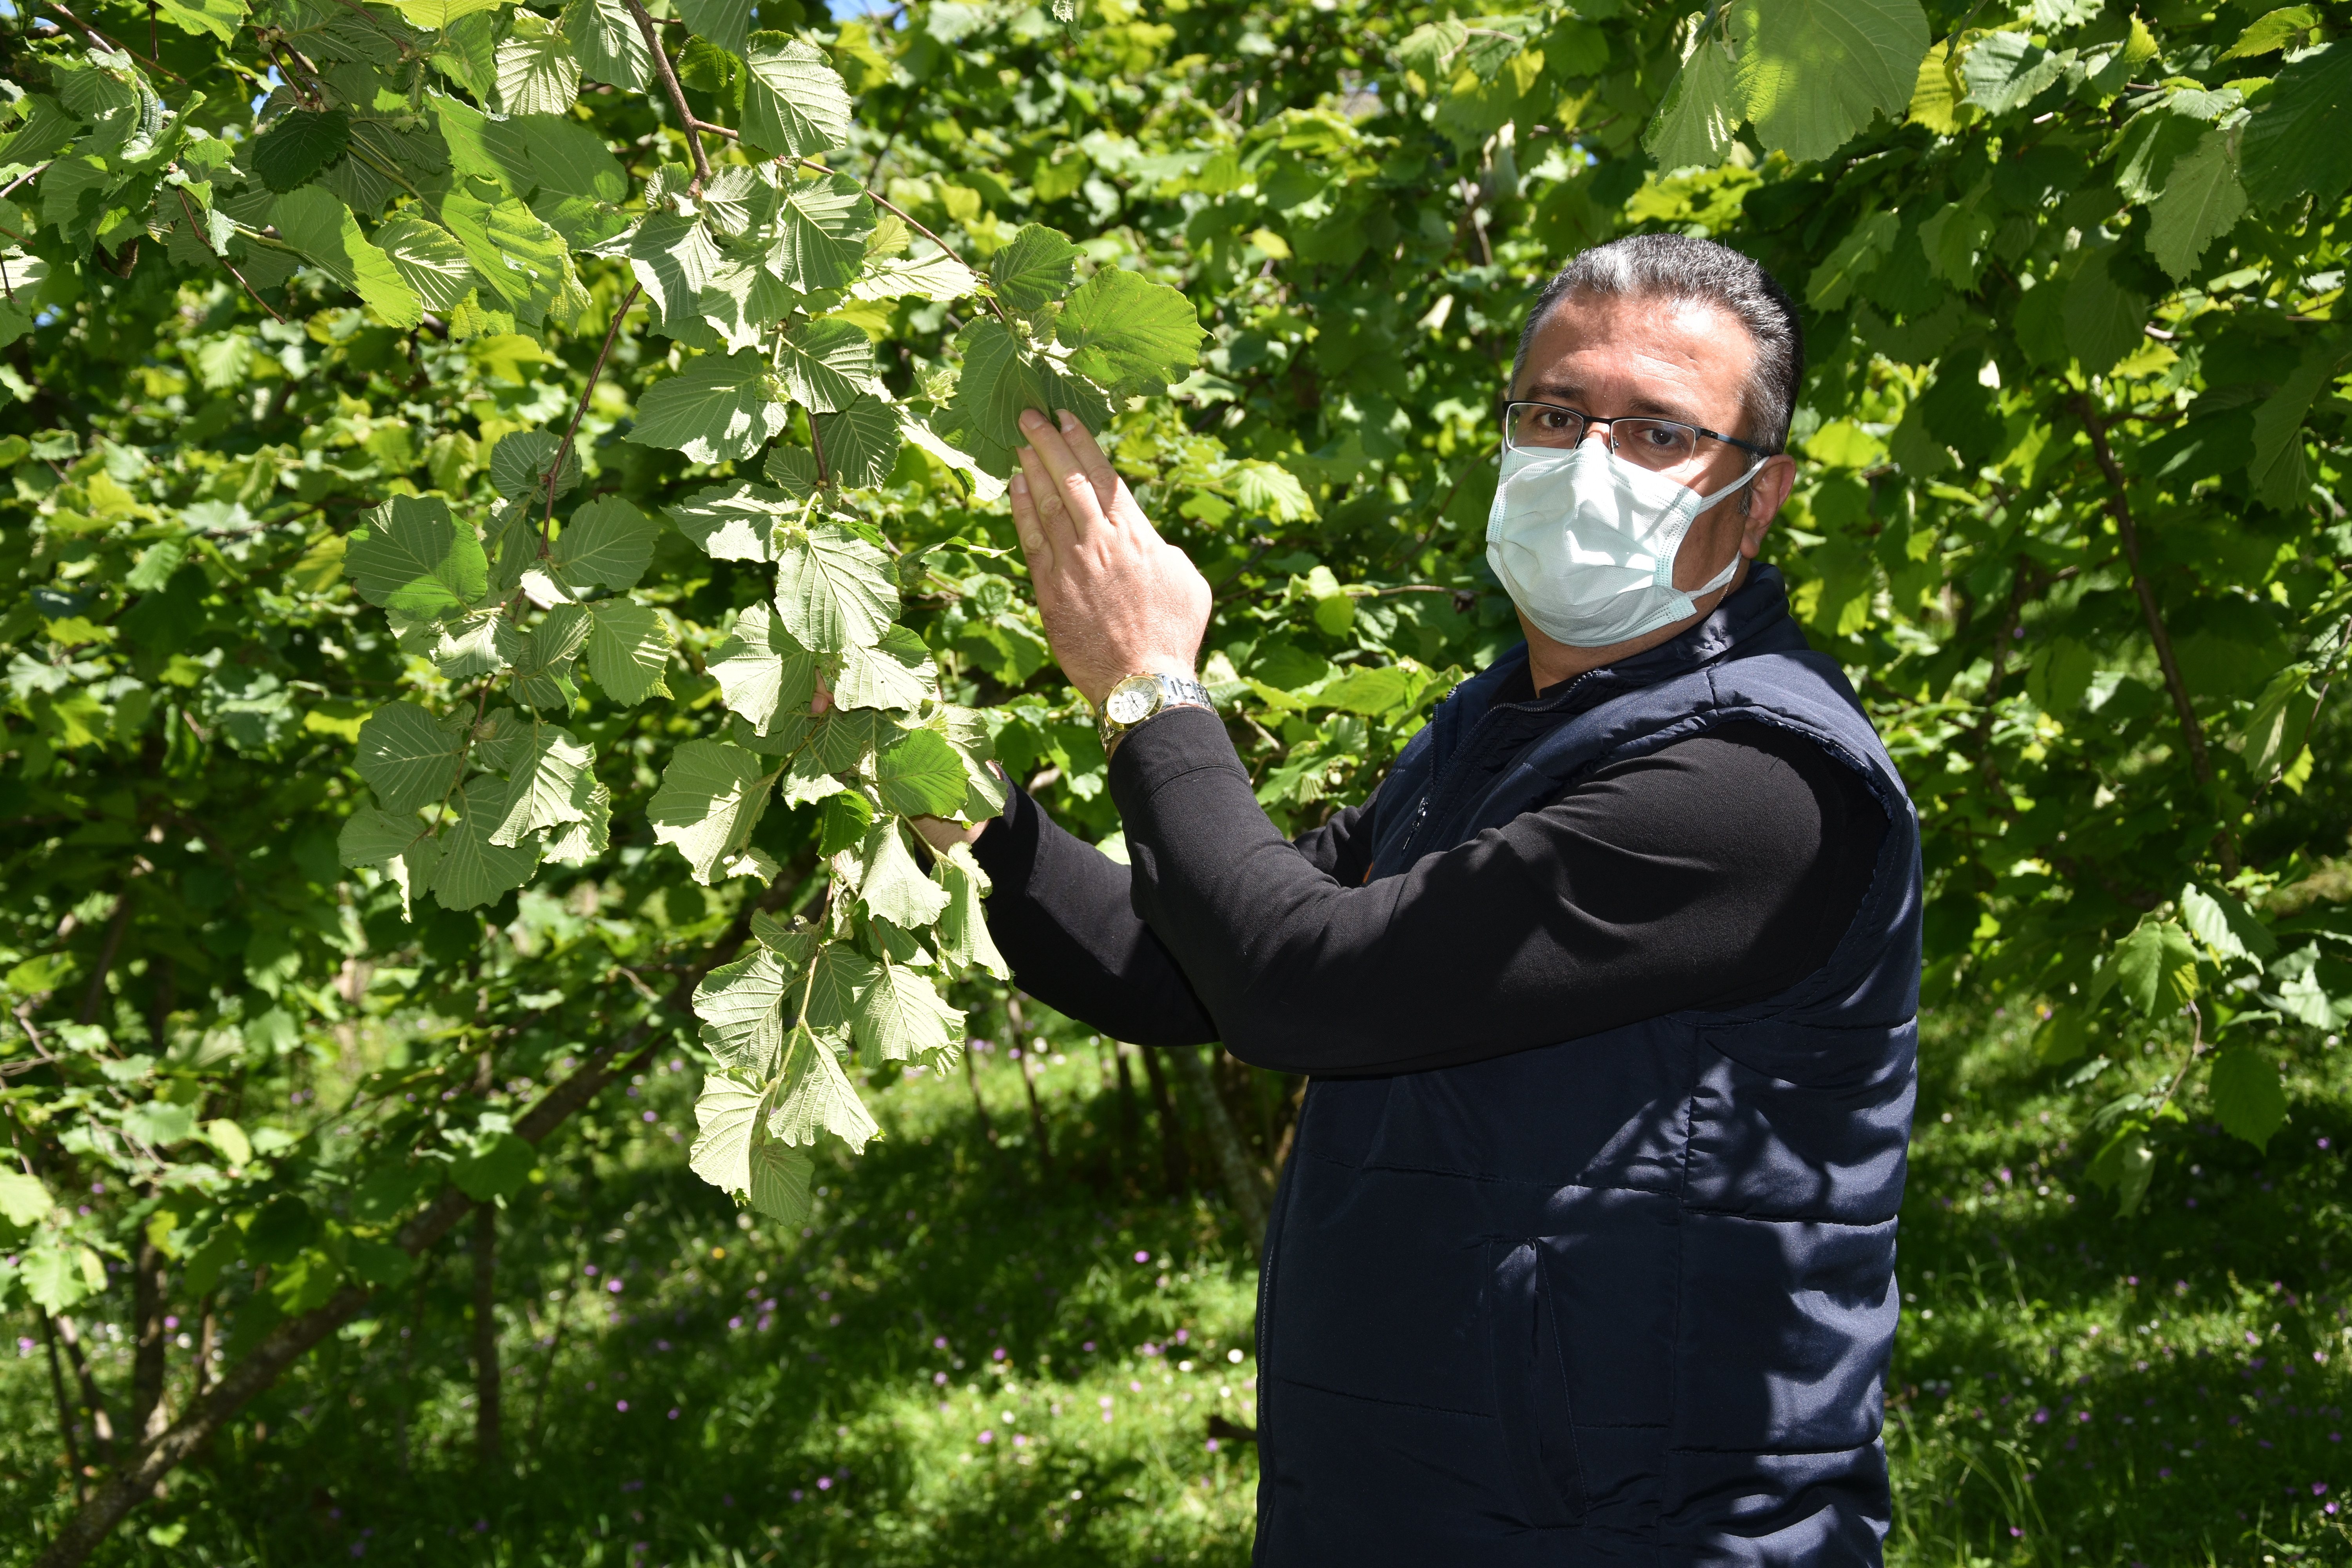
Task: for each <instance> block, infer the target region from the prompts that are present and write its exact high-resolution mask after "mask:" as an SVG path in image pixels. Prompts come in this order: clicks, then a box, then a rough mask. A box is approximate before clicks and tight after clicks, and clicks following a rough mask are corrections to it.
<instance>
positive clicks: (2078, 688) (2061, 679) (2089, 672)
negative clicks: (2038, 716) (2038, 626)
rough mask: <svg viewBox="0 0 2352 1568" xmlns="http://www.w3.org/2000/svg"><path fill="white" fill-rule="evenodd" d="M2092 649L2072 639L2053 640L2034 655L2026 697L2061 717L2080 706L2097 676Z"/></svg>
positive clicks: (2027, 673)
mask: <svg viewBox="0 0 2352 1568" xmlns="http://www.w3.org/2000/svg"><path fill="white" fill-rule="evenodd" d="M2095 664H2096V660H2095V658H2094V657H2093V655H2092V653H2091V650H2090V649H2089V648H2087V647H2084V646H2083V645H2082V644H2081V643H2079V642H2076V641H2075V640H2074V638H2073V637H2052V638H2051V639H2050V640H2049V641H2048V642H2046V643H2044V644H2042V650H2041V651H2040V652H2039V653H2036V654H2035V655H2034V656H2033V664H2032V668H2030V669H2028V670H2027V672H2026V677H2025V694H2026V695H2027V696H2028V697H2031V698H2032V700H2033V705H2034V706H2035V707H2037V708H2039V709H2041V710H2042V711H2043V712H2044V713H2049V714H2053V715H2055V716H2057V717H2060V718H2063V717H2065V716H2066V715H2068V714H2070V713H2072V712H2073V711H2074V710H2075V709H2077V708H2079V707H2081V706H2082V705H2083V699H2084V696H2086V695H2087V694H2088V693H2089V691H2090V689H2091V679H2092V677H2093V676H2094V675H2095V674H2096V673H2097V671H2096V668H2095Z"/></svg>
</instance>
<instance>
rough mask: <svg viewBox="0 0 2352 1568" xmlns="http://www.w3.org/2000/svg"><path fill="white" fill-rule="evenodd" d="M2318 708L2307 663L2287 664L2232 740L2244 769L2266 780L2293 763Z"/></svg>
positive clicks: (2301, 747)
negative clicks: (2244, 764) (2242, 761)
mask: <svg viewBox="0 0 2352 1568" xmlns="http://www.w3.org/2000/svg"><path fill="white" fill-rule="evenodd" d="M2317 709H2318V697H2317V694H2315V692H2314V691H2313V690H2312V689H2311V667H2310V666H2309V665H2304V664H2293V665H2289V666H2288V667H2287V668H2284V669H2283V670H2281V671H2279V672H2278V674H2277V675H2275V676H2273V677H2272V678H2271V683H2270V685H2269V686H2267V687H2265V688H2263V694H2262V696H2260V697H2259V698H2257V699H2255V700H2254V706H2253V710H2252V712H2250V713H2249V714H2247V715H2246V721H2245V724H2244V725H2243V727H2242V728H2241V730H2240V731H2239V732H2238V736H2237V738H2236V740H2235V742H2233V744H2234V745H2235V747H2236V749H2237V752H2238V754H2239V755H2240V756H2241V757H2242V758H2244V759H2245V763H2246V772H2247V773H2249V774H2251V775H2252V777H2254V778H2256V779H2267V778H2269V777H2270V776H2271V775H2272V774H2273V773H2276V772H2277V771H2278V770H2279V769H2280V768H2282V767H2284V766H2288V765H2290V764H2292V763H2294V759H2295V757H2296V756H2297V755H2298V754H2299V753H2300V752H2302V751H2303V747H2304V742H2305V739H2306V738H2307V737H2308V736H2309V735H2310V733H2311V721H2312V717H2313V715H2314V714H2315V712H2316V711H2317Z"/></svg>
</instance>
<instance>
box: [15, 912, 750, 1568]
mask: <svg viewBox="0 0 2352 1568" xmlns="http://www.w3.org/2000/svg"><path fill="white" fill-rule="evenodd" d="M791 890H792V885H791V884H790V883H789V882H787V881H786V880H784V879H778V880H777V882H776V884H775V885H774V886H773V887H772V888H771V889H769V892H768V893H767V894H766V895H764V896H762V897H761V899H759V900H754V901H752V902H749V903H746V904H745V905H744V906H743V907H742V909H740V910H738V911H737V913H736V916H735V919H734V920H733V921H730V923H729V925H728V928H727V930H726V931H724V932H722V933H721V934H720V936H719V940H718V941H717V942H713V943H712V944H711V946H710V948H709V951H707V952H705V953H704V954H703V955H702V956H701V957H700V958H698V960H696V961H695V963H693V964H691V965H690V966H688V969H687V971H686V972H685V973H683V974H681V975H679V976H678V978H677V984H675V985H673V986H672V987H671V988H670V990H669V993H668V994H667V995H666V996H664V997H663V998H662V1002H661V1005H659V1006H658V1007H656V1009H654V1010H653V1011H651V1012H649V1013H648V1014H647V1016H646V1017H645V1018H643V1019H642V1020H640V1021H639V1022H638V1023H637V1024H636V1025H635V1026H633V1027H631V1028H630V1029H629V1030H628V1032H627V1033H625V1034H624V1035H620V1036H618V1037H612V1038H609V1039H608V1040H607V1041H606V1043H605V1044H604V1045H602V1046H599V1047H596V1048H595V1049H594V1050H593V1051H591V1052H589V1054H588V1057H587V1059H586V1060H584V1061H583V1062H582V1063H581V1064H580V1067H579V1068H578V1069H577V1070H576V1071H574V1072H573V1073H572V1076H571V1077H570V1078H567V1079H564V1080H563V1081H562V1083H559V1084H557V1085H555V1086H554V1087H553V1088H552V1089H549V1090H548V1091H547V1092H546V1093H545V1094H543V1095H541V1097H540V1098H539V1100H538V1102H537V1103H535V1104H534V1105H532V1106H531V1108H530V1110H527V1111H525V1112H524V1113H523V1114H522V1116H521V1117H520V1119H518V1120H517V1121H516V1122H515V1135H516V1136H517V1137H519V1138H520V1139H521V1140H522V1141H523V1142H526V1143H531V1144H536V1143H539V1142H541V1141H542V1140H544V1139H545V1138H546V1137H547V1136H548V1134H549V1133H551V1132H552V1131H555V1129H556V1128H558V1127H559V1126H561V1125H562V1123H563V1122H564V1121H566V1120H568V1119H569V1118H570V1117H571V1116H572V1114H573V1113H574V1112H575V1111H577V1110H580V1109H581V1107H583V1106H584V1105H586V1104H587V1103H588V1102H589V1101H590V1100H593V1099H594V1098H595V1097H596V1096H597V1095H598V1094H599V1093H600V1092H602V1091H603V1090H604V1089H606V1088H609V1087H610V1086H611V1085H612V1083H613V1082H614V1079H620V1078H624V1077H625V1076H627V1074H628V1073H629V1072H630V1071H631V1070H632V1069H633V1068H635V1065H636V1063H637V1062H638V1060H639V1059H640V1058H643V1057H644V1056H645V1055H646V1054H647V1053H648V1052H649V1051H650V1050H651V1049H652V1048H653V1047H652V1044H650V1043H649V1041H651V1040H652V1038H653V1037H655V1035H656V1030H657V1029H661V1028H663V1027H665V1026H666V1022H667V1019H666V1015H667V1014H672V1013H682V1012H684V1011H686V1009H687V1006H688V1003H689V1001H690V999H691V998H692V997H693V995H694V988H695V987H696V986H697V985H698V984H701V981H702V977H703V976H704V975H706V974H708V973H710V971H711V970H712V969H713V968H715V967H717V966H718V965H719V964H720V963H724V962H725V961H726V960H728V959H730V958H732V957H733V956H734V955H735V951H736V949H738V948H740V947H741V946H742V945H743V942H744V941H745V939H746V938H748V937H749V936H750V935H751V917H752V916H753V915H754V914H757V913H760V912H761V911H763V910H769V909H771V908H772V907H773V906H774V905H775V904H778V903H781V902H782V900H784V899H785V898H786V897H788V896H789V895H790V893H791ZM473 1206H474V1204H473V1200H472V1199H471V1198H468V1197H467V1196H466V1194H463V1193H461V1192H459V1191H458V1190H457V1188H455V1187H445V1188H443V1189H442V1191H441V1193H440V1194H439V1195H438V1196H436V1198H435V1199H434V1200H433V1201H432V1202H431V1203H429V1204H427V1205H425V1207H423V1208H422V1209H419V1210H418V1211H417V1212H416V1213H415V1214H414V1215H410V1216H409V1219H408V1223H407V1224H405V1225H404V1226H401V1227H400V1233H399V1236H398V1237H397V1239H398V1242H399V1245H400V1247H401V1249H402V1250H403V1251H404V1252H406V1253H407V1254H408V1255H409V1256H410V1257H411V1258H415V1257H417V1256H419V1255H420V1254H422V1253H423V1252H424V1251H425V1249H426V1248H427V1247H431V1246H432V1245H433V1244H434V1243H435V1242H436V1241H438V1240H440V1239H441V1237H444V1236H446V1235H447V1234H448V1233H449V1232H450V1231H451V1230H452V1229H453V1228H455V1227H456V1226H457V1222H458V1221H459V1220H460V1219H463V1218H464V1217H465V1215H466V1211H467V1209H469V1208H471V1207H473ZM373 1297H374V1292H373V1291H372V1290H369V1289H366V1288H365V1287H362V1286H358V1285H347V1286H345V1287H344V1288H343V1289H341V1290H338V1291H337V1292H336V1293H335V1294H334V1295H333V1296H332V1297H331V1298H330V1299H329V1300H327V1302H326V1303H325V1304H324V1305H323V1306H320V1307H316V1308H313V1309H312V1310H310V1311H308V1312H304V1313H302V1314H301V1315H300V1316H299V1317H294V1318H289V1319H286V1320H285V1321H281V1322H280V1323H278V1326H277V1327H276V1328H274V1329H272V1330H270V1331H269V1332H268V1333H267V1334H265V1335H264V1336H263V1337H262V1340H261V1342H260V1343H259V1344H257V1345H256V1346H255V1347H254V1348H253V1350H252V1351H251V1352H249V1353H248V1354H247V1356H246V1357H245V1359H244V1360H242V1361H240V1362H238V1363H236V1365H234V1366H232V1367H230V1368H229V1369H228V1372H227V1374H226V1376H224V1377H223V1378H222V1379H221V1380H220V1382H218V1383H217V1384H214V1385H213V1386H212V1387H211V1388H210V1389H209V1390H207V1391H206V1392H205V1395H204V1396H203V1397H202V1398H200V1399H196V1400H193V1401H191V1402H190V1404H189V1406H188V1408H187V1409H186V1410H185V1411H184V1412H183V1413H182V1414H181V1415H180V1418H179V1419H178V1420H176V1421H174V1422H173V1423H172V1425H171V1426H169V1427H168V1428H166V1429H165V1430H164V1432H163V1436H160V1437H158V1438H156V1439H155V1441H154V1442H153V1443H152V1444H150V1445H148V1446H147V1447H146V1448H145V1449H144V1450H142V1452H140V1453H139V1454H137V1455H135V1456H134V1457H133V1458H131V1462H129V1463H128V1464H126V1465H124V1466H123V1467H122V1468H121V1470H119V1471H117V1472H116V1473H115V1474H114V1475H112V1476H111V1477H110V1478H109V1479H108V1480H107V1482H106V1484H105V1485H104V1486H102V1487H100V1489H99V1490H98V1492H97V1495H95V1496H93V1497H92V1498H90V1499H89V1501H87V1502H86V1503H84V1504H83V1505H82V1506H81V1508H80V1509H79V1510H77V1511H76V1513H75V1514H74V1516H73V1518H71V1519H69V1520H68V1521H66V1524H65V1528H63V1529H62V1530H60V1531H58V1535H57V1539H55V1540H54V1541H52V1542H49V1545H48V1549H47V1551H45V1552H42V1553H41V1554H40V1556H39V1557H38V1558H37V1559H36V1560H35V1562H34V1568H74V1565H75V1564H78V1563H82V1562H84V1561H86V1560H87V1559H88V1558H89V1554H90V1553H91V1552H94V1551H96V1550H97V1549H98V1545H99V1543H100V1542H102V1541H104V1540H105V1539H106V1538H107V1536H108V1535H109V1534H110V1533H111V1532H112V1531H113V1529H114V1527H115V1526H116V1525H117V1524H120V1523H121V1521H122V1520H123V1517H124V1516H125V1515H126V1514H128V1513H130V1511H131V1510H132V1509H133V1508H134V1507H136V1506H138V1504H139V1502H140V1500H142V1499H143V1498H147V1497H152V1495H154V1490H155V1483H156V1482H157V1481H160V1480H162V1479H163V1478H164V1477H165V1476H167V1475H169V1474H170V1473H171V1472H172V1471H173V1468H176V1467H177V1466H178V1465H179V1464H180V1463H181V1462H182V1461H183V1460H184V1459H185V1458H187V1457H188V1456H189V1455H190V1454H193V1453H194V1452H195V1451H196V1450H197V1449H198V1448H199V1447H203V1446H204V1444H205V1442H206V1441H207V1440H209V1439H210V1438H211V1436H212V1435H213V1434H214V1433H215V1432H216V1431H218V1430H219V1429H220V1427H221V1426H222V1424H223V1423H225V1422H226V1421H227V1420H228V1419H229V1418H230V1417H231V1416H233V1415H236V1413H237V1412H238V1411H239V1410H241V1409H243V1408H244V1407H245V1405H247V1402H248V1401H250V1400H251V1399H252V1398H253V1397H254V1396H255V1395H256V1394H259V1393H261V1391H262V1390H264V1389H266V1388H268V1386H269V1385H270V1384H273V1383H275V1382H277V1381H278V1378H279V1377H280V1376H282V1375H283V1374H284V1373H285V1372H286V1369H287V1368H289V1367H290V1366H292V1365H293V1364H294V1363H296V1362H297V1361H299V1360H300V1359H301V1358H302V1357H303V1356H304V1355H306V1354H308V1353H309V1352H310V1349H311V1347H312V1346H314V1345H316V1344H317V1343H318V1342H320V1340H323V1339H325V1338H326V1337H327V1336H328V1335H329V1334H331V1333H333V1332H334V1331H336V1330H337V1329H340V1328H341V1327H342V1326H343V1325H344V1324H345V1323H348V1322H350V1321H352V1319H353V1318H356V1317H358V1316H359V1315H360V1313H361V1311H362V1310H363V1309H365V1308H366V1306H367V1304H368V1303H369V1301H370V1300H373Z"/></svg>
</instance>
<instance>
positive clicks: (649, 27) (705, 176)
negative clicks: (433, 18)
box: [44, 0, 710, 197]
mask: <svg viewBox="0 0 2352 1568" xmlns="http://www.w3.org/2000/svg"><path fill="white" fill-rule="evenodd" d="M44 3H46V0H44ZM623 4H625V5H627V6H628V8H629V15H631V16H635V18H636V19H637V31H638V32H640V33H642V34H644V35H645V39H646V47H647V48H649V49H651V50H652V51H653V52H654V66H655V68H656V69H658V70H659V71H660V72H661V79H662V86H663V87H665V88H667V89H668V90H669V100H670V102H671V103H672V104H673V105H674V106H676V108H677V122H678V126H679V128H680V129H681V130H683V131H684V132H686V145H687V148H688V151H690V152H691V153H693V154H694V194H695V195H696V196H697V197H700V195H702V187H703V186H704V185H706V184H709V181H710V160H709V158H708V157H706V156H704V155H703V151H702V137H701V135H700V134H699V132H700V128H701V124H702V122H701V121H698V120H697V119H695V117H694V110H691V109H688V107H687V106H686V89H684V88H682V87H680V86H678V84H677V71H676V70H674V69H672V68H670V63H669V51H668V50H667V49H665V48H663V47H662V41H661V34H660V33H658V32H656V30H655V29H654V19H653V17H652V16H648V15H647V14H646V8H645V5H644V4H643V0H623Z"/></svg>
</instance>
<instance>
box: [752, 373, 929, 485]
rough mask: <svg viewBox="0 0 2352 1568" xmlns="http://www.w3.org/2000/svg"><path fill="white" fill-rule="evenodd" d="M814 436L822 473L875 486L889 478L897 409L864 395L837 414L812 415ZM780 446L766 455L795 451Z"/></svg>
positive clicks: (836, 479) (844, 482)
mask: <svg viewBox="0 0 2352 1568" xmlns="http://www.w3.org/2000/svg"><path fill="white" fill-rule="evenodd" d="M815 425H816V438H817V441H818V443H819V444H820V445H822V446H823V447H824V468H825V475H826V477H827V478H829V479H831V480H832V481H833V482H834V483H835V484H836V485H844V486H847V487H848V488H850V489H859V488H862V487H866V486H872V485H878V484H880V483H881V482H882V481H883V480H884V479H887V478H889V477H890V468H891V466H892V465H893V464H895V463H896V462H898V409H897V408H896V407H895V406H893V405H890V404H887V403H885V402H883V401H882V400H881V399H880V398H878V397H868V396H865V395H859V396H858V397H856V398H855V399H853V400H852V401H851V402H850V404H849V405H848V406H847V407H845V408H844V409H842V410H841V411H840V412H839V413H837V414H820V415H817V416H815ZM798 450H799V448H798V447H777V448H776V450H775V451H774V452H771V453H770V454H769V459H770V461H774V460H776V457H777V454H778V453H782V452H793V451H798Z"/></svg>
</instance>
